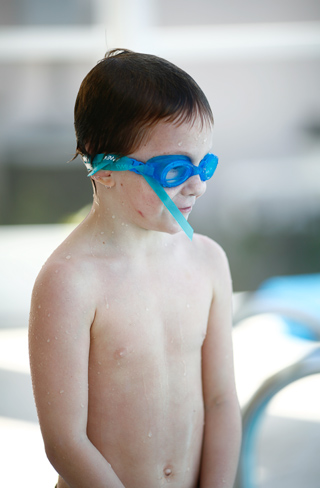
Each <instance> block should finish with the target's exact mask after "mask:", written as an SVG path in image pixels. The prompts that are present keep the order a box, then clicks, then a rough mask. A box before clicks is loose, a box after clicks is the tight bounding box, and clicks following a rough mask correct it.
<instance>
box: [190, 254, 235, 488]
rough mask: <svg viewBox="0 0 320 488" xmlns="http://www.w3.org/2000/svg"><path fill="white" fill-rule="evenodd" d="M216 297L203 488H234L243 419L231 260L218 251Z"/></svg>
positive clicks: (208, 346) (206, 382)
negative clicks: (238, 389) (234, 337)
mask: <svg viewBox="0 0 320 488" xmlns="http://www.w3.org/2000/svg"><path fill="white" fill-rule="evenodd" d="M214 254H215V256H214V259H213V266H214V271H213V272H214V276H215V278H214V281H215V285H214V297H213V301H212V305H211V310H210V315H209V321H208V330H207V335H206V339H205V341H204V344H203V348H202V375H203V392H204V406H205V427H204V444H203V453H202V462H201V476H200V487H201V488H220V487H221V488H232V487H233V484H234V480H235V475H236V470H237V465H238V458H239V451H240V443H241V415H240V409H239V404H238V399H237V393H236V387H235V381H234V368H233V351H232V338H231V328H232V305H231V299H232V283H231V277H230V273H229V266H228V261H227V258H226V256H225V254H224V252H223V251H222V250H221V248H219V247H218V248H216V251H215V253H214Z"/></svg>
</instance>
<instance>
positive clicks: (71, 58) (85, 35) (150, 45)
mask: <svg viewBox="0 0 320 488" xmlns="http://www.w3.org/2000/svg"><path fill="white" fill-rule="evenodd" d="M319 25H320V3H319V2H318V1H317V0H270V1H268V2H257V1H256V0H243V1H242V2H241V6H240V5H239V2H237V1H236V0H230V1H228V2H219V1H216V0H197V1H195V0H161V1H160V0H131V1H129V0H63V1H62V0H56V1H55V2H51V1H49V0H41V1H40V0H10V1H9V0H2V2H1V5H0V70H1V71H0V73H1V77H0V80H1V81H0V225H10V226H11V225H22V224H23V225H26V224H48V223H50V224H52V223H62V222H65V221H67V220H68V219H70V215H72V214H73V213H75V212H77V211H78V210H80V209H82V208H83V207H85V206H86V205H88V204H89V203H90V202H91V199H92V191H91V185H90V182H89V181H88V180H87V179H86V171H85V169H84V167H83V165H82V163H81V161H80V159H77V160H76V161H74V162H71V163H68V164H67V161H68V160H70V159H71V158H72V157H73V155H74V151H75V137H74V132H73V106H74V102H75V98H76V94H77V91H78V89H79V86H80V83H81V81H82V79H83V77H84V76H85V75H86V73H87V72H88V71H89V70H90V69H91V68H92V67H93V65H94V64H95V63H96V62H97V61H98V60H99V59H101V58H102V57H103V55H104V53H105V52H106V50H107V49H110V48H114V47H127V48H130V49H133V50H141V51H143V52H148V53H154V54H157V55H159V56H163V57H165V58H168V59H169V60H170V61H172V62H174V63H176V64H178V65H179V66H181V67H182V68H183V69H185V70H186V71H188V72H189V73H190V74H191V75H192V76H193V77H194V78H195V80H196V81H197V82H198V83H199V85H200V86H201V87H202V88H203V90H204V92H205V93H206V94H207V96H208V99H209V102H210V104H211V106H212V109H213V112H214V116H215V139H214V147H213V152H215V154H217V155H218V156H219V158H220V164H219V168H218V171H217V172H216V175H215V177H214V179H213V180H212V181H210V184H209V186H208V191H207V194H206V195H205V197H203V198H202V200H201V201H199V204H198V205H197V206H196V208H195V210H194V212H193V214H192V216H191V217H190V221H191V223H192V225H193V226H194V228H195V229H196V230H197V231H199V232H201V233H205V234H207V235H209V236H210V237H212V238H214V239H216V240H217V241H218V242H219V243H220V244H221V245H222V246H223V247H224V248H225V249H226V251H227V254H228V256H229V259H230V265H231V269H232V275H233V280H234V288H235V290H236V291H243V290H249V289H254V288H255V287H256V286H257V285H258V284H259V283H260V282H261V281H262V280H263V279H264V278H266V277H268V276H271V275H273V274H294V273H306V272H311V271H315V270H316V269H317V270H319V269H320V267H319V257H318V256H317V254H318V249H319V245H320V225H319V224H320V185H319V181H320V165H319V154H320V93H319V86H320V28H319Z"/></svg>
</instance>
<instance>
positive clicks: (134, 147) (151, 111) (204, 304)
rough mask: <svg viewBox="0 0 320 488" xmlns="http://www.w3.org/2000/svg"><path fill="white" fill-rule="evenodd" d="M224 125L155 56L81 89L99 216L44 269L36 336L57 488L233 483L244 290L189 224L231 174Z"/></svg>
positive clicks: (109, 63)
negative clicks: (226, 167) (212, 181)
mask: <svg viewBox="0 0 320 488" xmlns="http://www.w3.org/2000/svg"><path fill="white" fill-rule="evenodd" d="M212 128H213V118H212V113H211V109H210V107H209V104H208V102H207V100H206V98H205V96H204V94H203V93H202V91H201V90H200V88H199V87H198V85H196V83H195V82H194V81H193V80H192V78H191V77H190V76H189V75H187V74H186V73H185V72H184V71H182V70H180V69H179V68H177V67H176V66H174V65H172V64H171V63H168V62H167V61H165V60H163V59H160V58H157V57H155V56H151V55H144V54H137V53H133V52H130V51H119V50H118V51H116V52H111V53H109V54H108V55H107V56H106V58H105V59H103V60H102V61H101V62H100V63H98V64H97V66H96V67H94V68H93V70H91V71H90V73H89V74H88V75H87V76H86V78H85V79H84V81H83V83H82V85H81V87H80V90H79V94H78V97H77V101H76V106H75V129H76V135H77V153H78V154H80V155H81V156H82V157H83V159H84V161H85V163H86V165H87V167H88V168H89V169H90V171H91V172H90V175H91V176H90V177H91V180H92V182H93V186H94V199H93V200H94V201H93V206H92V210H91V212H90V213H89V215H88V216H87V217H86V219H85V220H84V221H83V222H82V223H81V224H80V225H79V226H78V227H77V228H76V229H75V230H74V231H73V232H72V234H71V235H70V236H69V237H68V238H67V239H66V240H65V241H64V242H63V243H62V244H61V245H60V247H58V249H57V250H56V251H55V252H54V253H53V254H52V256H51V257H50V258H49V259H48V261H47V262H46V264H45V265H44V267H43V268H42V270H41V272H40V274H39V276H38V278H37V281H36V284H35V287H34V292H33V298H32V307H31V314H30V332H29V338H30V358H31V371H32V379H33V385H34V395H35V400H36V404H37V409H38V415H39V421H40V425H41V430H42V435H43V439H44V444H45V449H46V453H47V456H48V458H49V460H50V462H51V463H52V465H53V466H54V468H55V469H56V470H57V472H58V473H59V480H58V485H57V486H58V488H68V487H71V488H123V487H125V488H160V487H163V486H167V484H169V485H170V486H171V487H172V488H196V487H198V486H200V487H201V488H222V487H223V488H231V487H232V486H233V483H234V479H235V473H236V468H237V461H238V454H239V445H240V430H241V428H240V413H239V406H238V401H237V395H236V389H235V383H234V371H233V359H232V342H231V279H230V275H229V269H228V263H227V259H226V257H225V254H224V252H223V251H222V250H221V248H220V247H219V246H218V245H217V244H216V243H215V242H213V241H212V240H210V239H208V238H206V237H203V236H201V235H194V236H193V238H192V235H191V234H192V231H190V229H191V228H190V226H189V224H188V223H187V218H188V215H189V214H190V212H191V210H192V207H193V205H194V204H195V202H196V200H197V198H199V197H200V196H201V195H203V193H204V192H205V189H206V180H207V179H208V178H210V177H211V176H212V174H213V172H214V169H215V166H216V164H217V158H216V157H215V156H213V155H212V154H210V151H211V147H212ZM168 155H170V156H175V157H174V158H170V157H168ZM124 156H126V158H124ZM158 156H167V157H164V158H158V159H155V160H152V161H149V160H150V159H151V158H154V157H158ZM146 168H147V169H146ZM153 168H156V169H157V174H153V175H152V176H150V174H149V176H148V175H147V174H146V171H147V172H149V171H151V172H152V171H153ZM133 169H134V170H135V171H138V173H137V172H135V171H133ZM167 207H168V208H169V209H168V208H167ZM174 209H175V210H174ZM177 209H179V210H177ZM171 212H172V213H171ZM175 212H176V213H175ZM174 215H175V216H174ZM181 217H182V218H181Z"/></svg>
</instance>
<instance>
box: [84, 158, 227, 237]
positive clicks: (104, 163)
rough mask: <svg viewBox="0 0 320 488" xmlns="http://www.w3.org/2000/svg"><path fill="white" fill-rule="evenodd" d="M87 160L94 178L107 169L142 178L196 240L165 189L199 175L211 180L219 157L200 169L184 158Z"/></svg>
mask: <svg viewBox="0 0 320 488" xmlns="http://www.w3.org/2000/svg"><path fill="white" fill-rule="evenodd" d="M83 160H84V163H85V165H86V167H87V169H88V170H90V173H89V174H88V176H93V175H94V174H95V173H97V172H98V171H100V170H106V169H110V170H112V171H127V170H129V171H133V172H135V173H137V174H140V175H142V176H143V177H144V178H145V180H146V181H147V182H148V183H149V185H150V186H151V188H152V189H153V190H154V192H155V193H156V194H157V195H158V197H159V198H160V200H161V201H162V203H163V204H164V205H165V206H166V208H167V209H168V210H169V212H170V213H171V214H172V215H173V217H174V218H175V219H176V221H177V222H178V223H179V225H180V226H181V228H182V229H183V230H184V232H185V233H186V234H187V236H188V237H189V239H190V240H192V236H193V229H192V227H191V225H190V224H189V223H188V221H187V220H186V219H185V218H184V216H183V215H182V213H181V212H180V210H179V209H178V207H177V206H176V205H175V204H174V203H173V201H172V200H171V198H170V197H169V196H168V194H167V193H166V192H165V190H164V189H163V188H172V187H175V186H179V185H181V184H182V183H184V182H185V181H186V180H187V179H188V178H191V177H192V176H195V175H199V177H200V179H201V180H202V181H206V180H209V179H210V178H211V177H212V176H213V174H214V172H215V170H216V168H217V165H218V158H217V156H215V155H214V154H211V153H208V154H207V155H206V156H205V157H204V158H203V159H202V161H200V163H199V165H198V166H195V165H194V164H192V162H191V161H190V159H189V158H188V157H187V156H183V155H175V156H172V155H163V156H156V157H154V158H151V159H148V161H147V162H146V163H142V162H141V161H137V160H136V159H133V158H129V157H127V156H123V157H119V156H116V155H114V154H107V155H105V154H97V155H96V156H95V157H94V158H93V159H91V158H88V157H87V156H83Z"/></svg>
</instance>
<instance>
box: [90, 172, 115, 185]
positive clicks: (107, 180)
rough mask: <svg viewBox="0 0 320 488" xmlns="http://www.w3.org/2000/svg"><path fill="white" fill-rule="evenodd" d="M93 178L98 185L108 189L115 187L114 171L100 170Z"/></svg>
mask: <svg viewBox="0 0 320 488" xmlns="http://www.w3.org/2000/svg"><path fill="white" fill-rule="evenodd" d="M91 178H92V179H93V180H94V181H96V182H97V183H101V184H102V185H104V186H106V187H107V188H112V187H113V186H114V185H115V181H114V178H113V171H108V170H100V171H99V172H98V173H96V174H95V175H93V176H91Z"/></svg>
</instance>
